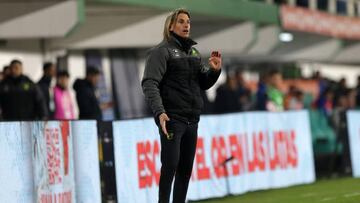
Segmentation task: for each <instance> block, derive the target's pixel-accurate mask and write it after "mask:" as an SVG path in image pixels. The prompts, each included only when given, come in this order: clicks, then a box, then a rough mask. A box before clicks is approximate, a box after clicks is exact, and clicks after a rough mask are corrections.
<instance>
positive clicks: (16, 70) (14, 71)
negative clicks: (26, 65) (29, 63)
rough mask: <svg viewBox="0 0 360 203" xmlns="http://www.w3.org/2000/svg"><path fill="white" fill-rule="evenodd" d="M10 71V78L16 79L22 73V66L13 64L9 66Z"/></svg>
mask: <svg viewBox="0 0 360 203" xmlns="http://www.w3.org/2000/svg"><path fill="white" fill-rule="evenodd" d="M10 71H11V76H13V77H15V78H17V77H19V76H20V75H22V73H23V68H22V65H21V64H20V63H14V64H12V65H11V67H10Z"/></svg>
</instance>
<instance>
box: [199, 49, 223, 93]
mask: <svg viewBox="0 0 360 203" xmlns="http://www.w3.org/2000/svg"><path fill="white" fill-rule="evenodd" d="M221 65H222V60H221V54H220V53H219V52H217V51H213V52H212V53H211V57H210V58H209V64H208V65H205V64H204V63H201V68H200V75H199V84H200V87H201V89H203V90H207V89H209V88H210V87H212V86H213V85H214V84H215V83H216V81H217V79H218V78H219V76H220V73H221Z"/></svg>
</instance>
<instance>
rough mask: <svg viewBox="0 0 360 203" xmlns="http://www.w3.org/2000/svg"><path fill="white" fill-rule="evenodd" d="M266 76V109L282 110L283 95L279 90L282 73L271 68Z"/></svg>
mask: <svg viewBox="0 0 360 203" xmlns="http://www.w3.org/2000/svg"><path fill="white" fill-rule="evenodd" d="M268 78H269V79H268V84H267V87H266V95H267V98H268V101H267V103H266V109H267V110H269V111H283V110H284V95H283V93H282V92H281V90H280V87H281V85H282V82H283V80H282V75H281V73H280V72H279V71H278V70H271V71H270V72H269V76H268Z"/></svg>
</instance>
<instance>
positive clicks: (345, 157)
mask: <svg viewBox="0 0 360 203" xmlns="http://www.w3.org/2000/svg"><path fill="white" fill-rule="evenodd" d="M349 93H350V91H349V90H348V91H345V92H343V93H342V94H341V95H339V97H338V98H337V100H338V101H337V104H338V105H337V106H336V107H335V108H334V111H333V114H332V117H331V121H332V122H331V123H332V126H333V127H334V130H335V133H336V135H337V138H336V146H337V147H340V145H342V147H343V150H342V157H341V172H344V173H350V172H351V161H350V149H349V139H348V129H347V118H346V111H347V110H348V109H349ZM337 151H338V150H335V153H336V152H337Z"/></svg>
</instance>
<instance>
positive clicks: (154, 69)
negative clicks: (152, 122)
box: [141, 48, 168, 117]
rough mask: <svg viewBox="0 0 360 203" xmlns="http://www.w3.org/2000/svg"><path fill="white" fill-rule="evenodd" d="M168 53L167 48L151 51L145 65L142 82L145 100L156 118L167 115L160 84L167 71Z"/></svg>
mask: <svg viewBox="0 0 360 203" xmlns="http://www.w3.org/2000/svg"><path fill="white" fill-rule="evenodd" d="M167 60H168V52H167V50H166V49H165V48H154V49H152V50H151V51H150V53H149V55H148V57H147V59H146V64H145V70H144V76H143V79H142V81H141V86H142V90H143V92H144V95H145V98H146V100H147V102H148V104H149V105H150V108H151V109H152V112H153V114H154V116H155V117H158V116H159V115H160V114H161V113H165V109H164V106H163V103H162V99H161V95H160V87H159V86H160V83H161V80H162V79H163V76H164V74H165V72H166V69H167Z"/></svg>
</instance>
